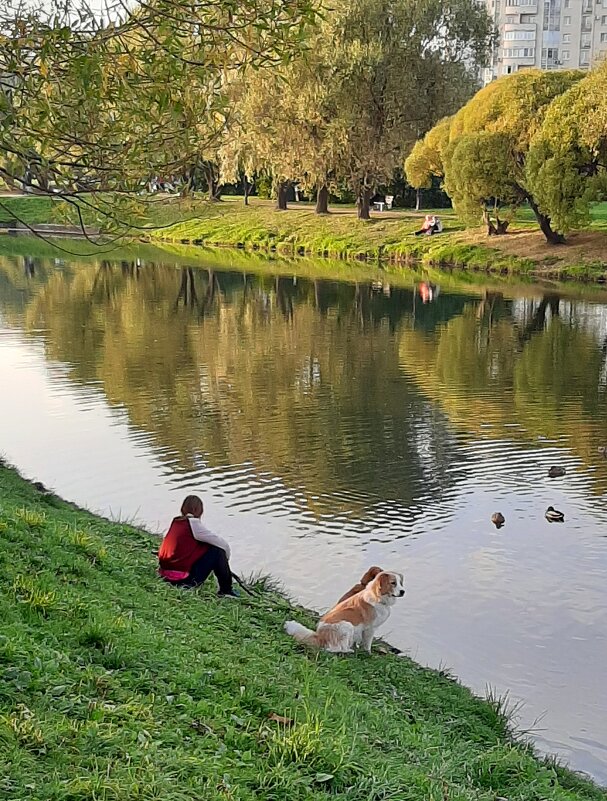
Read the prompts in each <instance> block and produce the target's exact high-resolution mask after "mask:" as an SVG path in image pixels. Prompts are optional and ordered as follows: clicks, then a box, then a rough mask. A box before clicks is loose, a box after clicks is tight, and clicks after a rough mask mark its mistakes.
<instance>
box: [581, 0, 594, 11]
mask: <svg viewBox="0 0 607 801" xmlns="http://www.w3.org/2000/svg"><path fill="white" fill-rule="evenodd" d="M582 12H583V13H584V14H591V13H592V0H583V3H582Z"/></svg>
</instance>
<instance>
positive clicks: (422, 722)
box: [0, 466, 607, 801]
mask: <svg viewBox="0 0 607 801" xmlns="http://www.w3.org/2000/svg"><path fill="white" fill-rule="evenodd" d="M167 514H169V510H167ZM0 541H1V545H2V547H1V549H0V558H1V561H2V570H1V572H0V584H1V590H2V591H1V593H0V615H1V619H2V631H1V634H0V676H1V680H0V742H1V744H2V748H1V749H0V798H3V799H7V801H8V799H10V801H22V800H23V801H24V800H25V799H36V801H47V799H48V800H49V801H50V800H51V799H52V801H59V800H61V801H85V800H86V801H130V800H131V799H132V800H133V801H134V800H135V799H136V800H137V801H152V799H157V800H158V801H160V800H161V799H162V801H192V800H193V799H197V800H198V799H200V801H203V799H204V801H213V800H214V799H217V800H218V801H219V800H220V799H221V800H222V801H227V800H228V799H229V800H230V801H252V799H276V800H278V799H281V800H282V799H284V800H285V801H287V800H288V801H299V800H300V799H301V800H303V799H310V801H311V800H312V799H317V800H318V801H321V799H322V800H323V801H328V799H331V798H334V799H349V801H380V799H386V800H387V799H393V800H394V801H401V800H403V801H406V800H407V799H411V800H413V799H416V800H417V799H419V801H422V799H423V801H468V799H469V800H470V801H472V799H474V800H475V801H495V799H496V798H498V797H503V798H507V799H509V800H510V801H514V800H515V799H537V800H538V801H539V800H540V799H546V800H549V799H550V800H551V799H554V800H555V801H557V800H558V801H568V800H569V799H571V801H573V800H574V799H596V801H599V800H601V801H605V799H606V798H607V793H606V792H605V791H603V790H601V789H599V788H597V787H595V786H594V785H592V784H590V783H588V782H586V781H584V780H582V779H581V778H579V777H577V776H576V775H574V774H572V773H569V772H568V771H566V770H564V769H563V768H560V767H557V766H556V765H554V764H552V763H550V762H548V761H540V760H538V759H537V758H536V757H534V755H533V754H532V752H531V751H530V750H529V749H528V748H527V747H525V746H523V745H521V744H517V743H516V742H514V741H513V740H512V738H511V736H510V735H509V733H508V728H507V724H506V719H505V717H504V715H503V710H502V709H501V707H500V705H499V704H490V703H488V702H484V701H481V700H479V699H477V698H475V697H473V696H472V695H471V693H469V692H468V691H467V690H466V689H464V688H462V687H460V686H459V685H458V684H456V683H455V682H454V681H452V680H451V679H450V678H449V677H447V676H445V675H443V674H440V673H436V672H432V671H430V670H425V669H422V668H420V667H419V666H417V665H416V664H415V663H413V662H412V661H410V660H409V659H407V658H403V657H398V656H396V655H393V654H390V653H388V654H385V653H381V652H380V651H377V652H375V653H374V654H373V655H372V656H370V657H364V656H358V657H353V658H339V657H335V656H331V655H328V654H320V655H317V654H313V653H310V652H306V651H304V650H301V649H300V648H299V647H297V646H296V645H295V644H294V643H293V642H292V641H291V640H290V639H288V638H287V637H286V636H285V635H283V633H282V624H283V621H284V620H285V618H286V617H290V616H291V615H292V614H295V615H296V616H297V617H298V619H300V620H303V621H305V620H306V619H309V614H308V613H306V612H304V611H303V610H294V609H293V608H292V607H290V606H289V605H288V604H287V602H286V601H285V600H284V599H283V598H282V597H281V596H279V595H277V594H276V593H275V592H271V591H269V590H267V589H261V588H260V589H259V593H260V596H259V597H258V598H255V599H250V598H248V597H245V598H243V599H241V600H238V601H230V600H219V599H217V598H216V597H215V594H214V589H213V588H212V587H210V586H209V587H207V588H205V589H204V591H202V592H200V591H183V590H176V589H174V588H171V587H168V586H165V585H163V584H162V583H161V582H160V581H159V580H158V579H157V578H156V576H155V550H156V547H157V541H156V540H155V539H154V538H153V537H152V536H151V535H149V534H147V533H145V532H143V531H140V530H138V529H135V528H132V527H129V526H128V525H123V524H118V523H113V522H109V521H107V520H104V519H101V518H99V517H96V516H94V515H92V514H89V513H87V512H84V511H81V510H78V509H76V508H74V507H72V506H70V505H68V504H66V503H64V502H62V501H61V500H59V499H58V498H56V497H55V496H52V495H45V494H42V493H41V492H39V491H38V490H37V489H36V488H34V487H33V486H32V485H30V484H29V483H27V482H25V481H24V480H23V479H22V478H20V476H19V475H18V474H17V473H16V472H15V471H13V470H12V469H9V468H7V467H6V466H0Z"/></svg>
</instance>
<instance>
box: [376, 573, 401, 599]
mask: <svg viewBox="0 0 607 801" xmlns="http://www.w3.org/2000/svg"><path fill="white" fill-rule="evenodd" d="M370 587H371V589H372V590H373V593H374V595H375V596H376V598H377V600H378V601H379V602H380V603H383V604H393V603H394V602H395V600H396V599H397V598H402V596H403V595H404V594H405V579H404V578H403V574H402V573H394V572H392V571H388V570H382V572H381V573H378V574H377V576H375V578H374V579H373V581H372V582H371V584H370Z"/></svg>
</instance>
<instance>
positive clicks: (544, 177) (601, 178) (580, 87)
mask: <svg viewBox="0 0 607 801" xmlns="http://www.w3.org/2000/svg"><path fill="white" fill-rule="evenodd" d="M606 84H607V63H603V64H601V65H600V66H599V67H597V68H596V69H595V70H593V71H592V72H590V73H589V74H588V75H587V76H586V77H585V78H583V79H582V80H581V81H579V82H578V83H576V84H574V85H573V86H572V87H571V88H570V89H568V90H567V91H566V92H565V93H564V94H563V95H561V96H560V97H558V98H556V99H555V100H554V101H553V102H552V103H551V105H550V108H549V109H548V110H547V112H546V115H545V117H544V120H543V123H542V126H541V128H540V129H539V130H538V131H537V133H536V134H535V136H534V138H533V139H532V141H531V147H530V150H529V156H528V159H527V180H528V182H529V186H530V187H531V190H532V192H533V194H534V196H535V198H536V199H537V203H538V206H539V208H540V210H541V212H542V213H543V214H545V215H547V216H550V218H551V219H552V220H553V221H554V223H555V225H556V226H557V228H558V230H559V231H562V232H564V233H566V232H567V231H569V230H571V229H572V228H582V227H585V226H587V225H589V224H590V204H591V203H592V202H594V201H597V200H600V199H601V198H602V197H604V196H605V194H607V95H606V93H605V88H606Z"/></svg>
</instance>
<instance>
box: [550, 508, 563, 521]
mask: <svg viewBox="0 0 607 801" xmlns="http://www.w3.org/2000/svg"><path fill="white" fill-rule="evenodd" d="M546 520H547V521H548V522H549V523H562V522H563V521H564V520H565V515H564V514H563V512H559V511H558V509H555V508H554V506H549V507H548V508H547V509H546Z"/></svg>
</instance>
